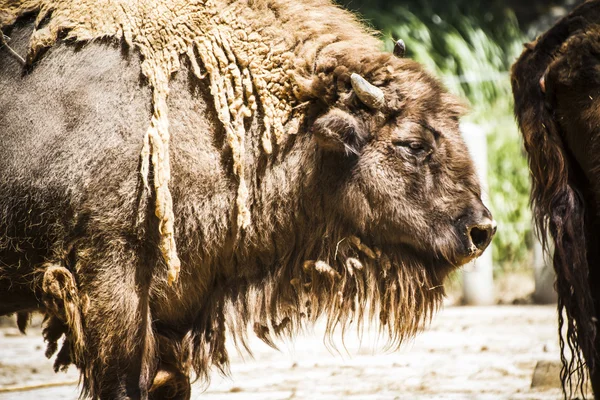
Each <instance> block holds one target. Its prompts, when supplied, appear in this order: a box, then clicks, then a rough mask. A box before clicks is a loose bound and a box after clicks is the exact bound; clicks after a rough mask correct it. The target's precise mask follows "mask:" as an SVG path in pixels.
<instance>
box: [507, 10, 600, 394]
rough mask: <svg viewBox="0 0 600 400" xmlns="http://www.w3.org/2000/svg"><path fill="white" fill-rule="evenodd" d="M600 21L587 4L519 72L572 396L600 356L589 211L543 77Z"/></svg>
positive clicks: (518, 101) (538, 45)
mask: <svg viewBox="0 0 600 400" xmlns="http://www.w3.org/2000/svg"><path fill="white" fill-rule="evenodd" d="M599 18H600V4H599V3H598V2H592V3H587V4H585V5H583V6H581V7H580V8H578V9H577V10H576V11H575V12H574V13H573V14H571V15H569V16H568V17H566V18H564V19H563V20H561V21H560V22H559V23H557V24H556V25H555V26H554V27H553V28H552V29H551V30H549V31H548V32H547V33H545V34H544V35H543V36H541V37H540V38H539V39H538V40H537V41H536V42H534V43H533V44H531V45H529V46H526V49H525V51H524V52H523V54H522V55H521V57H520V58H519V60H518V61H517V62H516V64H515V65H514V67H513V70H512V86H513V93H514V97H515V115H516V117H517V120H518V123H519V125H520V127H521V130H522V132H523V138H524V144H525V149H526V150H527V154H528V158H529V168H530V173H531V177H532V191H531V203H532V206H533V211H534V219H535V223H536V226H537V231H538V234H539V236H540V238H541V240H542V243H543V245H544V248H545V249H546V251H549V250H550V244H549V240H548V239H549V238H548V237H547V235H548V233H550V236H551V238H552V242H553V244H554V258H553V262H554V269H555V271H556V276H557V279H556V290H557V292H558V322H559V335H560V348H561V360H562V363H563V367H562V371H561V381H562V384H563V391H564V395H565V397H567V396H568V397H573V395H574V394H575V393H576V392H580V393H581V394H582V395H585V386H586V381H587V379H588V375H587V371H586V368H585V366H586V362H585V360H586V359H587V360H593V359H594V355H595V354H596V348H595V345H594V341H595V338H596V329H595V326H594V323H593V319H594V316H595V306H594V302H593V298H592V294H591V288H590V285H589V282H588V276H589V267H590V266H589V265H588V260H587V252H586V227H585V221H586V216H587V215H586V213H589V210H588V209H587V208H586V204H585V201H584V198H583V196H582V194H581V191H580V186H579V182H578V181H577V173H576V172H577V170H576V168H577V166H575V165H574V164H573V162H572V161H571V157H572V156H571V155H570V154H569V152H568V150H567V149H566V146H565V143H564V135H563V133H562V132H561V128H560V126H559V125H558V123H557V121H556V119H555V115H554V113H553V112H552V110H551V109H550V108H549V107H548V105H547V103H546V101H545V98H544V93H543V92H542V90H541V88H540V79H541V78H542V77H543V76H544V74H545V71H546V70H547V69H548V68H549V66H550V65H551V64H552V63H553V62H554V61H555V59H556V58H557V57H559V56H560V52H561V48H562V47H563V46H564V45H565V43H567V41H568V40H569V38H570V37H572V36H573V35H574V34H576V33H578V32H581V31H582V30H585V29H586V27H588V26H589V25H590V24H593V22H590V21H594V20H595V21H597V20H598V19H599ZM565 316H566V320H565V318H564V317H565ZM565 324H566V331H564V332H563V326H564V325H565ZM567 347H568V349H569V352H570V353H571V354H570V355H569V354H568V352H567V351H566V348H567ZM587 367H589V369H590V371H593V370H594V368H596V367H597V366H596V365H593V363H590V362H588V363H587Z"/></svg>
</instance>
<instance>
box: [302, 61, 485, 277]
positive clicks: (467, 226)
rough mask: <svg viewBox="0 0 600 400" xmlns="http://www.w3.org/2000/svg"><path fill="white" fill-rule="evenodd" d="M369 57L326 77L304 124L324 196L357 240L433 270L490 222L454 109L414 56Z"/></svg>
mask: <svg viewBox="0 0 600 400" xmlns="http://www.w3.org/2000/svg"><path fill="white" fill-rule="evenodd" d="M378 61H379V62H380V64H379V65H378V66H376V67H371V69H368V68H367V69H366V70H365V68H364V67H360V68H359V67H358V66H357V68H356V70H363V71H364V75H360V74H358V73H356V72H354V71H352V69H351V68H346V67H337V68H335V69H334V70H333V71H332V72H331V73H330V75H329V77H328V78H329V79H327V80H328V83H329V84H330V85H331V84H333V82H335V85H336V87H337V90H336V92H335V94H334V95H332V96H330V101H329V102H328V104H327V105H326V109H325V111H324V112H323V113H322V114H321V115H320V116H319V117H317V118H316V119H315V121H314V123H313V124H312V132H313V135H314V138H315V140H316V141H317V143H318V146H319V147H320V149H321V151H322V159H323V168H324V170H326V171H327V174H326V175H327V176H328V178H329V179H331V181H330V182H328V183H327V185H328V188H329V191H328V197H329V198H328V200H327V201H325V203H326V204H328V205H331V207H332V209H331V212H332V213H334V214H337V215H338V216H339V217H340V219H341V220H343V221H344V222H345V223H347V224H349V225H350V226H351V229H353V230H354V231H355V232H356V233H357V235H359V236H360V237H361V238H363V240H369V241H370V242H371V244H372V245H373V246H376V247H379V248H385V249H387V251H388V252H391V253H395V254H403V256H404V257H413V258H417V259H419V260H421V261H422V262H423V264H425V265H428V266H433V265H435V271H434V272H435V274H436V275H437V277H438V278H443V277H444V276H445V275H446V274H447V272H449V271H450V270H451V269H452V267H454V266H460V265H462V264H464V263H466V262H468V261H470V260H472V259H474V258H475V257H477V256H479V255H481V253H482V252H483V251H484V250H485V248H486V247H487V246H488V245H489V243H490V241H491V239H492V236H493V235H494V233H495V230H496V225H495V222H494V221H493V219H492V216H491V214H490V212H489V211H488V210H487V208H486V207H485V206H484V205H483V203H482V201H481V188H480V185H479V182H478V179H477V176H476V173H475V171H474V168H473V163H472V161H471V159H470V157H469V154H468V150H467V147H466V145H465V143H464V141H463V139H462V137H461V135H460V132H459V122H458V119H459V116H460V115H461V112H462V107H461V105H460V103H459V102H458V101H457V100H456V99H454V98H453V97H452V96H451V95H449V94H448V93H446V92H445V90H444V89H443V88H442V87H441V85H440V84H439V83H438V82H437V81H436V80H434V79H433V78H432V77H430V76H429V75H427V74H426V73H425V72H423V70H422V68H421V67H420V66H418V65H417V64H416V63H414V62H412V61H408V60H403V59H399V58H396V57H393V56H391V55H388V56H387V57H385V59H382V60H378ZM363 76H364V77H363ZM324 77H325V74H323V75H322V76H321V79H322V80H324V79H325V78H324ZM320 84H321V85H323V87H325V82H323V81H321V82H320ZM313 85H314V83H313ZM364 238H368V239H364Z"/></svg>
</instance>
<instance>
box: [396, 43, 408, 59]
mask: <svg viewBox="0 0 600 400" xmlns="http://www.w3.org/2000/svg"><path fill="white" fill-rule="evenodd" d="M405 54H406V43H404V40H402V39H398V40H397V41H396V43H395V44H394V55H395V56H396V57H399V58H403V57H404V55H405Z"/></svg>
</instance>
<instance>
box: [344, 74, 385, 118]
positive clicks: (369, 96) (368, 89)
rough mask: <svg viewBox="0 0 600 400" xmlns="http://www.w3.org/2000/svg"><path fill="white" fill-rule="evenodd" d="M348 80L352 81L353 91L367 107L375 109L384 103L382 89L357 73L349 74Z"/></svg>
mask: <svg viewBox="0 0 600 400" xmlns="http://www.w3.org/2000/svg"><path fill="white" fill-rule="evenodd" d="M350 80H351V81H352V89H354V93H356V96H358V98H359V99H360V101H362V102H363V104H364V105H366V106H367V107H369V108H372V109H373V110H377V109H379V108H381V107H383V104H384V103H385V97H384V95H383V91H382V90H381V89H379V88H378V87H377V86H375V85H372V84H370V83H369V82H367V81H366V80H365V78H363V77H362V76H360V75H358V74H352V75H351V76H350Z"/></svg>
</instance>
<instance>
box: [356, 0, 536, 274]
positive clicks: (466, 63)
mask: <svg viewBox="0 0 600 400" xmlns="http://www.w3.org/2000/svg"><path fill="white" fill-rule="evenodd" d="M359 3H360V2H359ZM467 3H468V4H471V5H473V4H475V7H474V8H473V9H471V11H470V12H468V13H466V12H465V10H464V6H465V4H467ZM407 4H408V6H404V7H393V8H391V9H390V8H389V7H388V8H387V9H383V10H382V9H381V8H380V9H373V8H372V6H371V8H370V9H364V10H362V12H363V13H364V15H365V16H366V17H367V18H368V19H369V20H370V21H372V22H373V24H374V25H375V27H376V28H378V29H379V30H381V32H382V38H383V40H384V43H385V46H386V48H387V49H388V50H390V51H391V49H392V47H393V40H392V38H394V39H399V38H401V39H403V40H404V41H405V43H406V47H407V56H408V57H410V58H413V59H414V60H416V61H418V62H420V63H422V64H424V65H425V66H426V68H428V69H429V70H430V71H432V72H433V73H434V74H435V75H436V76H438V77H439V78H440V79H441V80H442V81H443V82H444V83H445V84H446V86H447V87H448V88H449V90H450V91H451V92H453V93H455V94H457V95H459V96H460V97H462V98H463V99H465V100H466V101H467V102H468V103H470V105H471V109H472V113H471V114H470V115H469V116H467V117H466V119H467V120H468V121H470V122H474V123H476V124H478V125H480V126H482V127H483V128H484V129H485V130H486V131H487V132H488V134H489V135H488V159H489V166H488V168H489V171H488V179H489V198H490V202H491V208H492V212H493V214H494V217H495V218H496V220H497V221H498V225H499V229H498V234H497V236H496V238H495V239H494V242H493V243H494V244H493V246H494V250H493V251H494V260H495V264H496V268H497V271H503V270H506V269H518V268H520V267H525V266H526V263H527V261H528V258H529V257H528V255H529V251H530V243H529V242H528V239H527V238H529V237H530V232H531V228H532V222H531V214H530V211H529V207H528V201H529V172H528V167H527V162H526V159H525V156H524V154H523V151H522V145H521V142H520V135H519V133H518V130H517V127H516V124H515V122H514V118H513V116H512V93H511V87H510V81H509V69H510V66H511V64H512V63H513V62H514V60H515V59H516V57H517V56H518V55H519V53H520V52H521V49H522V46H523V43H524V42H525V41H526V39H525V38H524V35H523V33H522V32H521V31H520V29H519V27H518V24H517V21H516V18H515V17H514V14H512V12H511V11H510V10H506V9H503V8H499V7H496V6H494V4H497V3H494V2H491V3H488V4H487V6H484V3H478V2H477V1H472V0H471V1H470V2H466V1H458V2H446V3H445V5H444V6H441V9H440V8H439V7H438V8H437V9H436V11H437V12H438V13H437V14H436V13H434V12H433V9H432V8H431V5H429V4H428V3H427V2H425V3H422V4H420V5H419V4H418V3H416V2H414V3H412V2H410V1H408V3H407ZM359 5H360V4H359ZM494 7H496V8H494ZM491 15H494V16H495V17H491Z"/></svg>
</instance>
